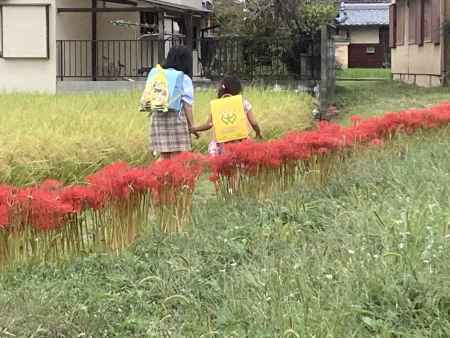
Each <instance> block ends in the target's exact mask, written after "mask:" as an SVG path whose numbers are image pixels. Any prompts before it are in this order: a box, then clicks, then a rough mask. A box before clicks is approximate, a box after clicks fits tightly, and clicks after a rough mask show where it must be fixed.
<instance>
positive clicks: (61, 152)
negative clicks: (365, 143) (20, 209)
mask: <svg viewBox="0 0 450 338" xmlns="http://www.w3.org/2000/svg"><path fill="white" fill-rule="evenodd" d="M139 95H140V93H137V92H132V93H129V92H119V93H111V94H84V95H79V94H78V95H58V96H46V95H23V94H15V95H5V94H3V95H1V94H0V125H1V126H2V133H1V134H0V182H8V183H13V184H28V183H34V182H36V181H40V180H42V179H45V178H50V177H51V178H57V179H62V180H64V181H66V182H77V181H80V180H82V178H83V177H84V176H85V175H87V174H90V173H92V172H94V171H96V170H98V169H99V168H101V167H103V166H104V165H105V164H108V163H111V162H114V161H117V160H123V161H127V162H129V163H131V164H140V163H144V162H146V161H148V124H149V123H148V119H147V117H146V114H144V113H140V112H138V110H137V108H138V102H139ZM214 95H215V94H214V91H213V90H206V91H205V90H202V91H198V92H197V93H196V103H195V107H194V118H195V121H196V123H203V122H205V121H206V119H207V115H208V111H209V102H210V100H211V99H213V98H214ZM245 96H246V97H247V98H248V99H249V101H250V102H251V103H252V104H253V110H254V112H255V114H256V116H257V118H258V120H259V122H260V124H261V127H262V131H263V134H264V135H265V137H267V138H271V137H277V136H280V135H281V134H282V133H283V132H285V131H288V130H298V129H304V128H307V127H309V125H310V123H311V121H310V112H311V110H312V99H311V97H309V96H308V95H306V94H301V95H298V94H296V93H294V92H288V91H285V92H274V91H270V90H261V89H257V88H248V90H246V92H245ZM209 141H210V136H209V134H204V135H203V136H202V138H201V139H200V140H196V141H194V148H195V149H196V150H199V151H205V150H206V148H207V144H208V142H209Z"/></svg>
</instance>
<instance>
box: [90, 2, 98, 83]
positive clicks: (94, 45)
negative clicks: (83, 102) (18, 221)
mask: <svg viewBox="0 0 450 338" xmlns="http://www.w3.org/2000/svg"><path fill="white" fill-rule="evenodd" d="M92 8H97V0H92ZM91 25H92V27H91V28H92V46H91V47H92V48H91V53H92V55H91V63H92V81H97V12H95V11H93V12H92V20H91Z"/></svg>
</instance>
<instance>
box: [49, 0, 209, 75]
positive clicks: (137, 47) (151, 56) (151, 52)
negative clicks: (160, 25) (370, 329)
mask: <svg viewBox="0 0 450 338" xmlns="http://www.w3.org/2000/svg"><path fill="white" fill-rule="evenodd" d="M58 1H61V2H58V7H89V6H90V2H88V1H86V0H58ZM171 2H174V3H176V2H177V1H171ZM191 2H192V4H191V5H195V4H197V5H198V4H199V6H200V7H201V0H200V1H197V0H194V1H191ZM197 2H198V3H197ZM179 3H181V4H186V3H185V1H184V0H183V1H180V2H179ZM108 6H109V7H112V6H115V7H122V6H120V5H114V4H108ZM197 7H198V6H197ZM91 18H92V15H91V14H90V13H59V14H57V30H58V34H57V39H58V40H91V37H92V34H91V32H92V29H91ZM113 20H125V21H129V22H132V23H139V21H140V14H139V13H137V12H118V13H116V12H115V13H105V12H103V13H102V12H101V13H98V14H97V39H98V40H128V41H127V42H118V41H102V42H100V43H99V45H98V57H97V74H98V79H99V80H101V79H102V74H103V75H107V76H111V75H112V74H114V67H116V66H118V64H119V63H120V64H122V65H126V68H127V69H126V70H125V69H123V70H122V73H123V74H124V75H125V73H130V72H132V73H135V72H136V71H137V70H138V69H140V68H141V67H142V65H143V64H145V65H146V64H156V63H158V62H159V60H158V54H159V49H160V47H161V45H160V43H159V42H157V41H151V40H143V41H142V42H140V43H135V42H134V40H136V38H137V37H139V35H140V29H139V28H137V27H136V28H137V30H136V28H135V27H123V26H114V25H112V24H111V21H113ZM194 22H197V24H199V23H200V21H198V20H195V21H194ZM168 23H169V20H167V23H166V25H165V33H166V34H167V35H166V37H167V38H169V34H171V28H172V26H171V25H169V24H168ZM75 45H76V48H77V50H80V48H81V52H80V53H79V55H78V56H77V57H75V55H74V49H75ZM64 46H65V48H63V51H65V60H64V64H63V67H61V64H59V63H58V65H57V67H58V70H59V72H62V71H63V72H64V73H65V74H66V75H68V74H71V73H72V72H74V70H75V67H76V66H77V70H78V72H79V71H80V69H82V72H87V73H88V74H92V71H91V69H92V56H91V45H90V43H78V42H73V41H72V42H64ZM69 46H71V48H72V52H69ZM170 46H171V43H169V42H167V43H166V46H165V50H166V55H167V53H168V51H169V48H170ZM60 51H61V50H58V53H60ZM130 51H131V55H130ZM58 55H60V54H58ZM197 64H198V56H197V52H194V69H197V68H198V65H197ZM117 69H118V68H117ZM85 79H86V78H85ZM87 79H88V78H87ZM66 80H80V78H76V77H75V78H67V79H66Z"/></svg>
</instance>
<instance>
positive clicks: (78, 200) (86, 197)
mask: <svg viewBox="0 0 450 338" xmlns="http://www.w3.org/2000/svg"><path fill="white" fill-rule="evenodd" d="M59 199H60V201H61V202H62V203H65V204H69V205H71V206H72V209H73V212H75V213H80V212H82V211H84V210H86V209H93V210H98V209H100V208H102V207H103V206H104V203H105V200H104V195H103V194H102V193H100V192H99V191H97V190H96V189H93V188H92V187H88V186H81V185H73V186H69V187H65V188H63V189H61V190H60V191H59Z"/></svg>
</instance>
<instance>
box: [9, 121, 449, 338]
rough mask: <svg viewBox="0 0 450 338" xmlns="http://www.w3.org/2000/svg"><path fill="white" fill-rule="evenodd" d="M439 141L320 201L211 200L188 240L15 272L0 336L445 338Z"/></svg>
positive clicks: (416, 141) (408, 146)
mask: <svg viewBox="0 0 450 338" xmlns="http://www.w3.org/2000/svg"><path fill="white" fill-rule="evenodd" d="M434 133H435V134H434ZM434 133H433V134H434V135H432V134H428V135H416V136H410V137H409V138H406V137H404V138H403V139H401V140H398V141H396V142H395V143H394V146H389V147H387V148H386V149H375V150H372V151H368V152H365V153H363V154H361V155H360V156H358V157H355V158H353V159H351V160H349V162H347V163H346V164H345V165H344V166H343V167H342V168H340V170H339V172H338V175H336V176H335V177H334V178H333V179H332V181H331V182H330V184H329V185H327V186H326V187H324V188H323V189H312V188H309V187H308V186H304V185H299V186H294V187H292V189H291V190H290V191H289V192H287V193H284V194H280V195H278V196H272V198H270V199H267V200H264V201H261V202H256V201H253V200H233V201H231V202H229V203H228V204H223V202H219V201H217V200H216V199H215V198H209V197H208V196H209V193H208V191H206V190H205V189H208V188H207V187H206V186H204V187H201V188H200V191H199V192H198V193H197V195H196V201H195V204H194V205H195V206H196V207H195V210H194V229H195V230H194V232H193V233H192V235H191V236H190V237H189V238H186V237H184V236H181V237H177V236H173V237H170V238H163V237H148V238H144V239H142V240H141V241H140V242H139V243H138V244H137V245H136V246H135V247H134V248H132V249H131V250H129V251H126V252H123V253H122V254H121V255H119V256H118V257H115V256H110V255H102V254H99V255H96V256H90V257H80V258H77V259H74V260H72V261H70V262H62V263H53V264H46V265H44V264H42V265H29V266H20V267H17V268H14V269H11V270H8V271H5V272H3V273H2V274H0V330H3V332H2V333H3V336H5V337H6V336H11V337H13V336H14V335H15V336H18V337H448V336H449V335H450V265H449V264H448V262H449V260H450V232H449V215H450V201H449V190H450V183H449V182H450V180H449V173H448V168H449V167H450V138H449V137H448V136H449V130H448V129H447V130H441V131H437V132H436V131H435V132H434ZM0 332H1V331H0ZM0 336H1V333H0Z"/></svg>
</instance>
